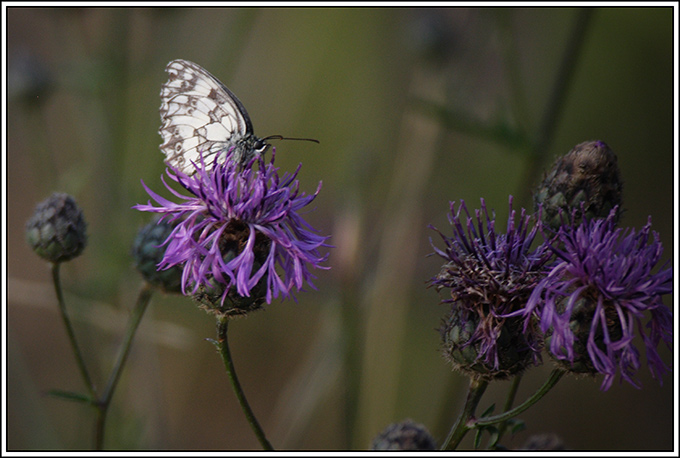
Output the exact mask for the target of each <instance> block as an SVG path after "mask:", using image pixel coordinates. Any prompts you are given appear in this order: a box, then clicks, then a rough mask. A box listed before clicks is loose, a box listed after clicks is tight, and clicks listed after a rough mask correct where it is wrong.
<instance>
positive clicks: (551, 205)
mask: <svg viewBox="0 0 680 458" xmlns="http://www.w3.org/2000/svg"><path fill="white" fill-rule="evenodd" d="M622 188H623V184H622V182H621V172H620V170H619V166H618V164H617V160H616V155H615V154H614V152H613V151H612V150H611V149H610V148H609V146H607V144H606V143H604V142H602V141H590V142H584V143H581V144H579V145H576V146H575V147H574V148H573V149H572V150H571V151H569V152H568V153H567V154H566V155H564V156H562V157H560V158H558V159H557V161H556V162H555V164H554V165H553V166H552V168H551V169H550V171H549V172H548V173H547V174H546V176H545V178H544V179H543V182H542V183H541V185H540V186H539V187H538V189H537V190H536V191H535V192H534V206H535V209H536V210H538V207H539V205H541V206H542V207H543V214H542V220H543V222H544V223H545V224H547V225H548V226H550V227H552V228H553V229H555V230H557V229H559V227H560V226H561V225H562V224H563V223H566V222H569V219H570V218H571V216H572V211H576V213H575V215H576V218H575V219H576V220H575V221H574V223H578V222H580V220H581V218H582V217H583V214H582V212H581V206H582V205H583V212H584V213H585V216H586V217H587V218H589V219H592V218H606V217H607V216H608V215H609V212H610V211H611V210H612V209H613V208H614V207H616V206H618V208H619V210H618V211H617V214H616V220H617V221H618V218H619V217H620V213H621V210H620V209H621V190H622ZM560 210H561V211H560ZM563 219H564V221H563Z"/></svg>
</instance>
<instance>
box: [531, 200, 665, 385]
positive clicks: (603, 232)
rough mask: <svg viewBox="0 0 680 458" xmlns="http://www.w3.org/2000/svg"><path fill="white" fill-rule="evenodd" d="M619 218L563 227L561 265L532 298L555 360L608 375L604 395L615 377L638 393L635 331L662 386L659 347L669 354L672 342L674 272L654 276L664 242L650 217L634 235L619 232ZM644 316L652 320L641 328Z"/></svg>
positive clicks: (556, 247) (558, 245) (557, 245)
mask: <svg viewBox="0 0 680 458" xmlns="http://www.w3.org/2000/svg"><path fill="white" fill-rule="evenodd" d="M616 215H617V214H616V209H613V210H612V212H611V213H610V216H609V217H608V218H607V219H594V220H586V221H584V222H583V223H582V224H579V225H564V226H563V227H562V228H561V229H560V230H559V232H558V233H557V238H556V239H555V241H554V243H553V244H552V247H551V248H552V251H553V252H554V253H555V254H556V257H557V261H556V262H555V264H554V266H553V268H552V270H551V272H550V274H549V275H548V276H547V277H546V278H545V279H543V280H542V281H541V283H540V284H539V285H538V287H537V288H536V290H534V293H533V295H532V297H531V300H530V308H531V309H532V310H535V311H536V313H537V315H538V316H539V317H540V320H541V329H542V330H543V331H544V332H546V333H548V335H549V336H550V337H549V343H547V344H546V346H547V347H548V348H549V350H550V353H551V354H552V356H554V357H555V358H556V359H557V360H558V362H560V363H561V364H562V365H563V366H564V367H565V368H566V369H567V370H569V371H572V372H577V373H590V374H597V373H601V374H603V375H604V380H603V382H602V385H601V387H600V389H602V390H603V391H604V390H608V389H609V388H610V387H611V385H612V382H613V380H614V378H615V376H616V373H617V372H620V374H621V379H622V380H626V381H628V382H629V383H631V384H632V385H633V386H635V387H638V388H639V384H638V383H637V382H636V380H635V379H634V375H635V373H636V372H637V370H638V369H639V367H640V358H639V352H638V350H637V348H636V346H635V345H634V344H633V340H634V337H635V333H636V329H637V333H639V335H640V336H641V337H642V340H643V341H644V344H645V348H646V353H647V363H648V366H649V369H650V371H651V373H652V376H653V377H654V378H657V379H658V380H659V382H661V375H663V373H664V372H666V371H667V370H669V368H668V367H667V366H666V365H665V364H664V363H663V361H662V360H661V358H660V356H659V354H658V353H657V347H658V345H659V342H660V341H661V340H663V341H664V342H665V343H666V345H667V346H668V347H669V348H670V343H671V341H672V315H671V312H670V310H669V309H668V307H666V306H665V305H664V304H663V302H662V300H661V298H662V296H663V295H664V294H669V293H671V292H672V289H673V288H672V277H673V273H672V268H670V267H668V268H666V266H664V267H663V268H661V269H660V270H659V271H658V272H656V273H652V270H653V269H654V267H655V266H656V264H657V263H658V261H659V259H660V258H661V253H662V251H663V249H662V245H661V242H660V241H659V236H658V234H657V233H656V232H654V231H651V218H650V220H649V221H648V223H647V225H645V227H643V228H642V230H641V231H640V232H638V233H636V232H635V230H632V229H626V230H623V229H621V228H616V227H615V221H616ZM650 234H651V235H652V237H653V241H651V243H650ZM645 315H649V318H650V319H649V321H648V322H647V324H646V326H643V324H642V321H643V319H644V318H645Z"/></svg>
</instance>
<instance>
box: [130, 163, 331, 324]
mask: <svg viewBox="0 0 680 458" xmlns="http://www.w3.org/2000/svg"><path fill="white" fill-rule="evenodd" d="M230 156H231V153H229V154H228V155H227V157H226V159H225V160H224V161H223V162H219V163H216V164H211V167H206V165H205V164H203V162H202V161H201V163H200V164H195V166H196V172H195V173H193V174H192V175H187V174H185V173H183V172H181V171H180V170H177V169H174V168H172V169H171V170H166V173H167V175H168V177H170V179H172V180H173V181H175V182H177V183H179V184H180V185H181V186H182V187H184V188H185V189H186V190H187V191H189V192H190V193H191V195H189V196H186V195H182V194H180V193H178V192H176V191H174V190H173V189H172V188H171V187H170V186H168V184H167V183H166V182H165V180H164V179H163V183H164V184H165V186H166V187H167V188H168V190H170V192H172V193H173V194H174V195H175V196H177V197H179V198H180V199H182V202H180V203H174V202H171V201H169V200H166V199H164V198H163V197H161V196H159V195H158V194H156V193H154V192H153V191H151V190H150V189H149V188H148V187H147V186H146V185H145V184H144V183H143V182H142V185H143V186H144V188H145V189H146V191H147V192H148V193H149V195H150V196H151V197H152V198H153V200H155V201H156V202H157V203H158V204H159V206H158V207H155V206H153V205H152V204H151V202H148V203H147V205H136V206H135V207H133V208H136V209H138V210H141V211H148V212H155V213H161V214H163V217H162V219H167V220H169V221H171V222H173V223H176V224H177V225H176V227H175V229H174V230H173V231H172V233H171V234H170V235H169V236H168V238H167V240H166V241H165V244H167V249H166V252H165V256H164V257H163V259H162V261H161V262H160V263H159V265H158V268H159V269H168V268H171V267H173V266H177V265H182V266H183V269H184V270H183V275H182V291H183V292H184V294H191V295H198V294H204V293H206V292H208V293H210V296H211V297H212V299H213V302H215V300H214V299H219V302H220V307H221V308H218V311H219V313H223V314H239V313H244V308H245V309H246V310H245V311H248V310H252V309H254V308H258V307H259V304H261V302H262V300H263V299H264V300H266V302H267V303H271V301H272V299H273V298H277V297H279V296H281V297H283V298H287V297H289V296H293V289H297V290H298V291H300V290H301V289H302V288H303V286H304V284H305V283H306V284H308V285H309V286H311V287H314V285H313V284H312V279H313V278H316V277H315V276H314V275H312V274H311V273H310V270H309V269H310V267H315V268H320V269H327V268H328V267H325V266H322V265H321V263H322V262H324V261H325V260H326V258H327V256H328V255H321V254H320V253H319V251H318V250H319V248H320V247H327V246H329V245H327V244H326V243H325V242H326V240H327V238H328V237H324V236H320V235H318V234H317V231H316V230H315V229H313V228H312V227H311V226H310V225H309V224H308V223H307V222H306V221H305V220H304V219H303V218H302V216H300V210H302V209H303V208H304V207H305V206H307V205H308V204H309V203H311V202H312V201H313V200H314V198H315V197H316V196H317V194H318V192H319V190H320V189H321V183H319V186H318V188H317V190H316V192H315V193H314V194H312V195H306V194H305V193H304V192H299V182H298V181H297V180H296V176H297V174H298V172H299V170H300V167H301V165H300V166H298V168H297V170H296V171H295V173H293V174H289V173H284V175H283V176H282V177H280V176H279V173H278V168H276V167H274V153H272V158H271V161H270V162H269V163H267V164H265V162H264V160H263V159H262V158H260V159H259V160H255V159H254V160H252V161H250V162H249V163H248V164H246V165H244V166H241V165H239V164H237V163H236V162H235V161H233V160H231V158H230ZM277 266H278V267H279V269H280V271H281V272H280V273H279V271H277ZM227 299H228V301H227V302H228V303H229V304H228V307H227V308H226V309H225V308H224V307H225V305H224V304H225V300H227ZM241 299H245V300H246V302H245V303H248V299H251V300H250V305H248V306H247V307H243V306H241V305H239V304H242V302H241V301H240V300H241ZM253 301H255V302H256V304H255V305H252V303H253ZM216 307H217V306H216Z"/></svg>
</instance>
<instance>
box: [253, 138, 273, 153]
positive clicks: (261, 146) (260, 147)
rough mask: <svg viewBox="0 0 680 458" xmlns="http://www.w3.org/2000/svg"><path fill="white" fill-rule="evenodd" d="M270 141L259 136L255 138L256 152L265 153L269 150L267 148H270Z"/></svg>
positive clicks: (254, 146)
mask: <svg viewBox="0 0 680 458" xmlns="http://www.w3.org/2000/svg"><path fill="white" fill-rule="evenodd" d="M269 146H270V145H269V143H267V142H266V141H264V140H262V139H260V138H258V139H257V140H255V143H254V144H253V149H254V150H255V152H256V153H258V154H263V153H264V152H265V151H267V148H269Z"/></svg>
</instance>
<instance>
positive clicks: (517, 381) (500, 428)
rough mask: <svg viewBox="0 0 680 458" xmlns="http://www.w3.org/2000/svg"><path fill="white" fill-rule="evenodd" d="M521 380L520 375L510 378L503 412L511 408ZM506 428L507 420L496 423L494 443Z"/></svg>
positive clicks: (500, 437)
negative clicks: (496, 430)
mask: <svg viewBox="0 0 680 458" xmlns="http://www.w3.org/2000/svg"><path fill="white" fill-rule="evenodd" d="M521 381H522V375H518V376H516V377H515V378H514V379H512V385H510V390H509V391H508V397H507V398H505V404H504V405H503V412H507V411H509V410H510V409H512V404H513V403H514V402H515V396H517V390H518V389H519V384H520V382H521ZM506 429H508V421H507V420H505V421H503V422H501V424H500V425H498V438H497V439H496V443H499V442H500V441H501V439H502V438H503V434H505V430H506Z"/></svg>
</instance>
